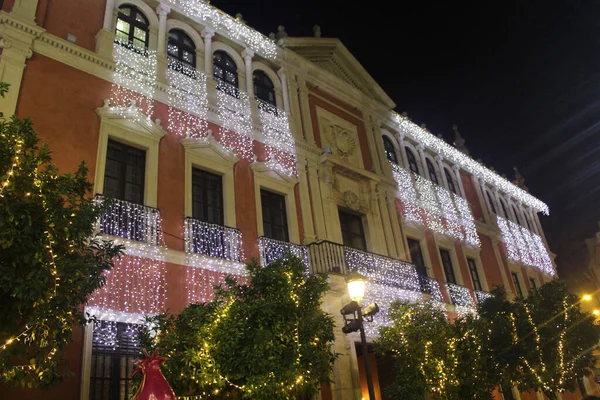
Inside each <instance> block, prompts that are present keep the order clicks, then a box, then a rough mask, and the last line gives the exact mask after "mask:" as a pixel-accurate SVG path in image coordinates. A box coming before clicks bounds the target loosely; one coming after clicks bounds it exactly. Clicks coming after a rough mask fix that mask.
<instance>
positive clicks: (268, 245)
mask: <svg viewBox="0 0 600 400" xmlns="http://www.w3.org/2000/svg"><path fill="white" fill-rule="evenodd" d="M258 249H259V251H260V263H261V264H262V265H268V264H270V263H272V262H273V261H275V260H277V259H278V258H285V255H286V254H287V253H288V252H289V253H291V254H293V255H294V256H296V257H298V258H299V259H301V260H302V262H304V264H305V265H306V266H307V267H308V268H310V262H309V259H308V249H307V248H306V246H302V245H299V244H293V243H290V242H284V241H281V240H275V239H271V238H268V237H265V236H261V237H259V238H258Z"/></svg>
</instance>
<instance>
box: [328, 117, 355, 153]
mask: <svg viewBox="0 0 600 400" xmlns="http://www.w3.org/2000/svg"><path fill="white" fill-rule="evenodd" d="M324 133H325V138H326V139H327V142H328V143H330V144H331V146H332V147H333V149H332V150H334V151H335V153H336V155H339V156H342V157H344V158H348V157H350V156H352V155H353V154H354V149H355V148H356V140H355V139H354V137H353V135H352V133H351V132H350V131H348V130H347V129H345V128H343V127H341V126H339V125H335V124H331V125H328V126H327V127H326V128H325V132H324Z"/></svg>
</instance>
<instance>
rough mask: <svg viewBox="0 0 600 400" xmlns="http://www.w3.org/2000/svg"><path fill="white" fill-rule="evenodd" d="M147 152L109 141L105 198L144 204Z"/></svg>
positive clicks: (105, 173)
mask: <svg viewBox="0 0 600 400" xmlns="http://www.w3.org/2000/svg"><path fill="white" fill-rule="evenodd" d="M145 170H146V152H145V151H144V150H140V149H137V148H135V147H132V146H128V145H126V144H123V143H120V142H117V141H115V140H112V139H108V146H107V149H106V167H105V169H104V190H103V193H104V195H105V196H109V197H114V198H116V199H119V200H125V201H128V202H130V203H136V204H143V203H144V175H145V172H146V171H145Z"/></svg>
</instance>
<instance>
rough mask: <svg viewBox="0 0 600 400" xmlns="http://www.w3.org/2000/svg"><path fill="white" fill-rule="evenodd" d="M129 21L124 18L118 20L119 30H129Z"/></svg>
mask: <svg viewBox="0 0 600 400" xmlns="http://www.w3.org/2000/svg"><path fill="white" fill-rule="evenodd" d="M129 26H130V25H129V23H127V22H125V21H123V20H122V19H118V20H117V30H118V31H121V32H129Z"/></svg>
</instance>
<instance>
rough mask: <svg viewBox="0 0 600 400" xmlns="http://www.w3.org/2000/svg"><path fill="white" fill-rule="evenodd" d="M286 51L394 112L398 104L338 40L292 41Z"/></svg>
mask: <svg viewBox="0 0 600 400" xmlns="http://www.w3.org/2000/svg"><path fill="white" fill-rule="evenodd" d="M282 44H283V46H284V47H286V48H288V49H291V50H293V51H294V52H296V53H297V54H299V55H301V56H302V57H304V58H306V59H307V60H308V61H311V62H312V63H314V64H316V65H318V66H319V67H320V68H321V69H323V70H325V71H327V72H329V73H331V74H332V75H335V76H336V77H338V78H340V79H341V80H343V81H344V82H346V83H348V84H350V85H352V86H354V87H355V88H356V89H358V90H360V91H361V92H363V93H366V94H368V95H370V96H371V97H373V98H375V99H377V100H378V101H380V102H382V103H384V104H386V105H387V106H388V107H390V108H394V107H395V106H396V104H395V103H394V101H393V100H392V99H391V98H390V97H389V96H388V95H387V94H386V93H385V92H384V91H383V89H382V88H381V87H380V86H379V84H378V83H377V82H376V81H375V80H374V79H373V78H372V77H371V75H370V74H369V73H368V72H367V70H365V69H364V68H363V66H362V65H361V64H360V63H359V62H358V60H356V58H354V56H353V55H352V53H350V51H348V49H347V48H346V46H344V45H343V43H342V42H341V41H340V40H339V39H336V38H316V37H306V38H290V37H286V38H284V39H283V40H282Z"/></svg>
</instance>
